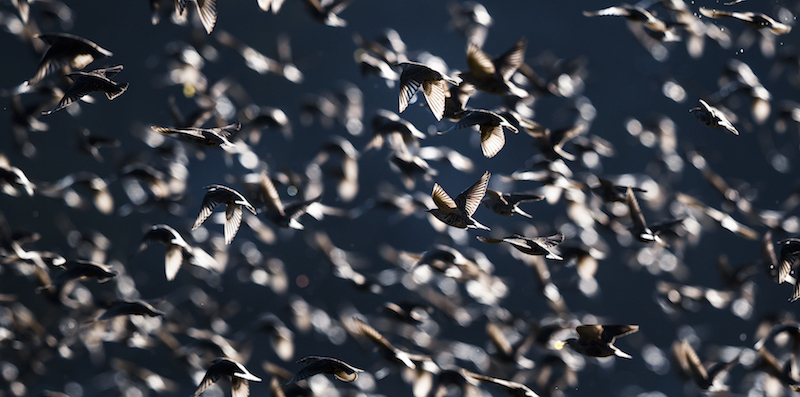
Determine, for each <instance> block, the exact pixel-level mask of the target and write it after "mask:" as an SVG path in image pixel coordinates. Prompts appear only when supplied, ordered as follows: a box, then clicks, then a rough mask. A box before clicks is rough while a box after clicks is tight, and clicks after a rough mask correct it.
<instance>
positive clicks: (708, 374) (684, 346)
mask: <svg viewBox="0 0 800 397" xmlns="http://www.w3.org/2000/svg"><path fill="white" fill-rule="evenodd" d="M672 354H673V355H674V356H675V359H676V360H677V361H678V368H679V369H680V370H681V371H682V372H683V373H685V374H687V375H688V376H690V377H691V378H692V379H693V380H694V382H695V383H696V384H697V386H698V387H700V388H701V389H703V390H710V391H714V390H721V389H723V386H722V385H720V384H719V379H720V378H721V377H723V376H725V374H727V373H728V371H730V369H731V368H733V366H734V365H736V364H737V363H738V362H739V357H740V355H741V353H739V355H737V356H736V358H734V359H733V360H731V361H729V362H718V363H716V364H714V365H712V366H711V367H709V368H707V369H706V367H705V366H704V365H703V363H702V362H701V361H700V357H698V356H697V352H695V351H694V349H693V348H692V345H690V344H689V341H687V340H686V339H683V340H681V341H680V342H678V341H675V343H673V344H672Z"/></svg>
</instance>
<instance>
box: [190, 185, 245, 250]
mask: <svg viewBox="0 0 800 397" xmlns="http://www.w3.org/2000/svg"><path fill="white" fill-rule="evenodd" d="M219 204H225V244H230V243H231V241H233V237H234V236H236V232H237V231H239V226H240V225H241V224H242V207H244V208H247V209H248V210H250V212H252V213H253V214H254V215H255V214H256V209H255V208H253V205H252V204H250V202H249V201H247V199H246V198H244V196H242V194H241V193H239V192H237V191H236V190H233V189H231V188H229V187H227V186H223V185H210V186H206V195H205V196H204V197H203V203H202V204H201V205H200V213H199V214H198V215H197V220H195V222H194V226H192V230H194V229H197V228H198V227H200V225H201V224H203V222H205V220H206V219H207V218H208V217H209V216H210V215H211V213H212V212H213V211H214V208H216V207H217V205H219Z"/></svg>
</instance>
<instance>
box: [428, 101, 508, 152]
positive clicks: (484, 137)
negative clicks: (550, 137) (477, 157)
mask: <svg viewBox="0 0 800 397" xmlns="http://www.w3.org/2000/svg"><path fill="white" fill-rule="evenodd" d="M473 125H477V126H478V127H479V128H478V130H479V131H480V133H481V151H482V152H483V155H484V156H485V157H487V158H492V157H494V156H495V155H496V154H497V153H498V152H500V149H502V148H503V146H505V144H506V136H505V134H504V133H503V128H504V127H505V128H508V129H509V130H510V131H513V132H514V133H517V132H519V130H517V127H514V125H513V124H511V123H509V122H508V121H507V120H506V119H505V118H504V117H503V116H501V115H499V114H497V113H495V112H492V111H490V110H484V109H473V110H470V111H469V112H467V113H466V114H465V115H464V116H463V117H462V118H461V120H458V122H457V123H456V124H455V125H453V126H452V127H450V128H449V129H447V130H445V131H441V132H439V134H444V133H447V132H450V131H453V130H457V129H460V128H467V127H471V126H473Z"/></svg>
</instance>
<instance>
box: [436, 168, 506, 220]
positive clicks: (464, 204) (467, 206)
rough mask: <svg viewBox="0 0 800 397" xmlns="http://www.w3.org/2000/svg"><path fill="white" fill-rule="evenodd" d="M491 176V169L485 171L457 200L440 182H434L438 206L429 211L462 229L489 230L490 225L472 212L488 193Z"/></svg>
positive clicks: (437, 217)
mask: <svg viewBox="0 0 800 397" xmlns="http://www.w3.org/2000/svg"><path fill="white" fill-rule="evenodd" d="M490 176H491V174H490V173H489V171H486V172H484V173H483V176H481V179H479V180H478V181H477V182H475V183H474V184H473V185H472V186H470V187H469V188H468V189H467V190H465V191H463V192H461V194H459V195H458V196H457V197H456V199H455V201H454V200H453V199H452V198H450V196H449V195H448V194H447V193H446V192H445V191H444V189H442V187H441V186H439V184H438V183H434V184H433V192H432V193H431V197H432V198H433V202H434V204H436V208H434V209H429V210H428V212H429V213H430V214H431V215H433V216H435V217H436V219H439V220H440V221H442V222H444V223H445V224H447V225H449V226H453V227H457V228H461V229H483V230H489V228H488V227H486V226H484V225H482V224H480V223H478V222H477V221H476V220H475V219H473V218H472V214H474V213H475V210H477V209H478V206H480V204H481V200H483V196H484V194H486V186H487V185H488V184H489V177H490Z"/></svg>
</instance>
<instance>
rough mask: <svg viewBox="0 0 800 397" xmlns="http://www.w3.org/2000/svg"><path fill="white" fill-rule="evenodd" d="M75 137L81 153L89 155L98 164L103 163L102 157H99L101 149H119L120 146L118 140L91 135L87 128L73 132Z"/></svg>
mask: <svg viewBox="0 0 800 397" xmlns="http://www.w3.org/2000/svg"><path fill="white" fill-rule="evenodd" d="M75 135H77V137H78V149H79V150H80V151H81V152H83V153H86V154H88V155H91V156H92V157H94V159H95V160H97V161H100V162H102V161H103V156H102V155H100V148H101V147H103V146H108V147H119V146H120V145H121V144H122V143H121V142H120V141H119V140H118V139H114V138H110V137H106V136H100V135H93V134H92V133H91V132H89V129H87V128H79V129H77V130H75Z"/></svg>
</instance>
